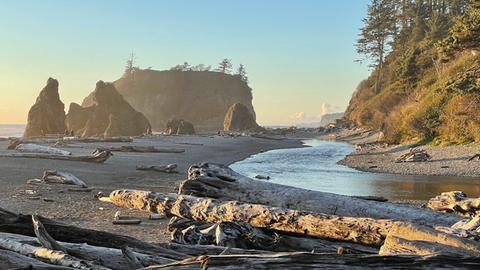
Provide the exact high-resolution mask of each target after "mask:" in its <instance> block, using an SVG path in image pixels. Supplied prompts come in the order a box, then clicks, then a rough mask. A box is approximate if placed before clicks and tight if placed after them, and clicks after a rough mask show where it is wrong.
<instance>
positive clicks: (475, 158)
mask: <svg viewBox="0 0 480 270" xmlns="http://www.w3.org/2000/svg"><path fill="white" fill-rule="evenodd" d="M474 160H480V154H475V155H473V156H472V157H470V158H469V159H468V161H474Z"/></svg>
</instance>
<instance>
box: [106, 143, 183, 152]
mask: <svg viewBox="0 0 480 270" xmlns="http://www.w3.org/2000/svg"><path fill="white" fill-rule="evenodd" d="M98 150H102V151H110V152H134V153H135V152H137V153H183V152H185V149H183V148H156V147H154V146H129V145H127V146H120V147H101V148H98Z"/></svg>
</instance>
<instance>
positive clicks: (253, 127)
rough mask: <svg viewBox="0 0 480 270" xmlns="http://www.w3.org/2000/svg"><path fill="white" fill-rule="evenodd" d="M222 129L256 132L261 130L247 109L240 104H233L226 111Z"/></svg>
mask: <svg viewBox="0 0 480 270" xmlns="http://www.w3.org/2000/svg"><path fill="white" fill-rule="evenodd" d="M223 128H224V131H258V130H260V129H261V127H260V126H259V125H258V124H257V122H255V118H254V117H253V115H252V114H251V113H250V111H249V110H248V108H247V107H246V106H245V105H243V104H240V103H235V104H233V105H232V106H231V107H230V109H228V111H227V114H226V115H225V121H224V122H223Z"/></svg>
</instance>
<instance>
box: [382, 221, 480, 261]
mask: <svg viewBox="0 0 480 270" xmlns="http://www.w3.org/2000/svg"><path fill="white" fill-rule="evenodd" d="M436 253H444V254H448V255H452V254H455V255H468V256H477V257H479V258H480V243H479V242H478V241H474V240H469V239H466V238H462V237H458V236H455V235H451V234H447V233H443V232H440V231H438V230H434V229H433V228H429V227H427V226H421V225H414V224H409V223H404V222H397V223H395V224H394V225H393V226H392V228H391V229H390V232H389V234H388V236H387V239H386V241H385V243H384V245H383V246H382V247H381V248H380V253H379V254H380V255H396V254H416V255H431V254H436Z"/></svg>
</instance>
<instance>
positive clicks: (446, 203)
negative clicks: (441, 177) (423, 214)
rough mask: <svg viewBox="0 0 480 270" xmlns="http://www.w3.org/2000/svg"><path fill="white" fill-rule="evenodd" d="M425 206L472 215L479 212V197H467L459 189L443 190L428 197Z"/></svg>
mask: <svg viewBox="0 0 480 270" xmlns="http://www.w3.org/2000/svg"><path fill="white" fill-rule="evenodd" d="M427 207H428V208H430V209H433V210H435V211H441V212H446V213H455V214H458V215H461V216H464V217H474V216H477V215H478V214H480V198H469V197H468V196H467V194H465V193H463V192H461V191H450V192H443V193H442V194H440V195H438V196H436V197H435V198H432V199H430V200H429V201H428V203H427Z"/></svg>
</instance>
